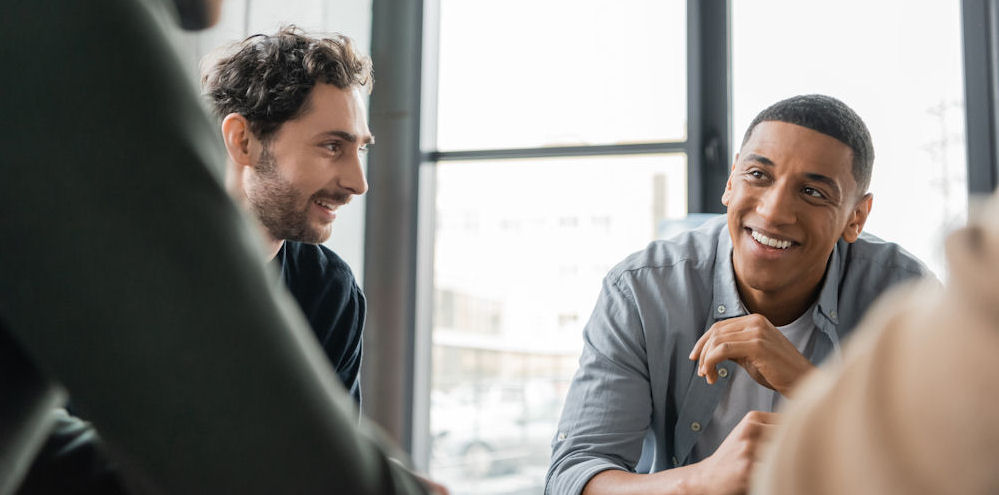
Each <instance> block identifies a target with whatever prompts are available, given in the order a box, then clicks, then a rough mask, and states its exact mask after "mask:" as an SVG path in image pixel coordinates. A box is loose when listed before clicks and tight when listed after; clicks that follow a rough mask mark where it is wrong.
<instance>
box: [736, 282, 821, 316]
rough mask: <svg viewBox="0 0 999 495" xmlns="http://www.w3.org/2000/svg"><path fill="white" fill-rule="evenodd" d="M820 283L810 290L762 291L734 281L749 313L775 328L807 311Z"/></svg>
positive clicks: (816, 294) (817, 292)
mask: <svg viewBox="0 0 999 495" xmlns="http://www.w3.org/2000/svg"><path fill="white" fill-rule="evenodd" d="M819 282H820V283H818V284H815V286H814V287H813V288H812V290H801V291H795V290H780V291H772V292H771V291H762V290H757V289H754V288H752V287H749V286H747V285H745V284H744V283H742V282H741V281H738V280H737V281H736V285H737V286H738V288H739V297H740V298H741V299H742V303H743V304H745V305H746V309H747V310H748V311H749V312H750V313H758V314H761V315H763V316H764V317H766V319H767V320H769V321H770V323H773V325H774V326H775V327H780V326H784V325H787V324H788V323H791V322H793V321H794V320H796V319H798V317H799V316H801V314H802V313H804V312H805V311H806V310H808V308H809V307H811V306H812V303H814V302H815V298H816V297H818V294H819V289H820V288H821V286H822V284H821V280H820V281H819Z"/></svg>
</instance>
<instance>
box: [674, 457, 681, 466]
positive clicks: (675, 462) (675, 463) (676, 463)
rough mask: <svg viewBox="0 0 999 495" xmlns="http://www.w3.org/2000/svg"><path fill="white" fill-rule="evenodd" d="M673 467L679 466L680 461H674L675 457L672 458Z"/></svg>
mask: <svg viewBox="0 0 999 495" xmlns="http://www.w3.org/2000/svg"><path fill="white" fill-rule="evenodd" d="M673 465H674V466H679V465H680V461H678V460H676V456H673Z"/></svg>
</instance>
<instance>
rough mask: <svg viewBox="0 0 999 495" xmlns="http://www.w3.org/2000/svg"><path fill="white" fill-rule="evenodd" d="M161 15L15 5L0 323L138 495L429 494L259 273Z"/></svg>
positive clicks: (157, 11) (3, 140) (118, 6)
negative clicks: (371, 427)
mask: <svg viewBox="0 0 999 495" xmlns="http://www.w3.org/2000/svg"><path fill="white" fill-rule="evenodd" d="M165 6H166V2H163V3H162V4H159V3H153V2H149V1H138V0H129V1H124V0H95V1H92V2H75V1H69V0H40V1H38V2H15V3H13V4H11V5H5V8H4V15H3V16H2V19H0V58H2V62H3V64H4V66H6V67H10V68H16V71H17V74H16V77H6V78H3V79H2V80H0V94H2V95H3V98H0V115H3V116H4V118H5V120H6V121H8V122H9V123H12V125H6V126H4V128H3V131H2V132H0V147H2V149H3V150H4V152H3V158H2V161H3V166H2V168H0V212H2V214H0V245H2V246H3V254H2V255H0V273H2V274H3V276H0V318H2V319H3V321H4V326H5V327H6V328H7V329H8V331H9V332H10V334H11V336H12V337H13V338H14V339H15V340H16V341H17V342H18V343H19V344H20V345H21V346H22V347H23V348H24V349H25V352H26V353H27V354H29V355H30V356H32V358H33V359H34V360H36V361H37V362H38V363H39V367H40V368H42V369H43V370H44V372H45V373H47V374H48V375H50V376H52V377H53V378H54V379H56V380H57V381H59V382H60V383H61V384H63V385H64V386H65V387H66V388H67V389H68V391H69V393H70V394H71V396H72V397H73V401H74V404H75V405H76V406H77V407H78V409H79V412H80V414H81V416H83V417H85V418H87V419H88V420H89V421H91V422H92V423H93V424H94V426H95V427H96V429H97V430H98V431H99V432H100V434H101V436H102V438H103V439H104V440H105V442H106V444H107V445H108V448H109V451H110V452H112V453H114V455H115V457H116V459H118V460H122V461H123V465H124V466H127V468H126V469H125V474H126V475H128V476H129V477H131V478H134V479H133V480H132V481H136V480H138V485H139V486H143V487H146V488H148V490H146V491H150V492H156V493H159V492H163V493H322V492H324V491H330V490H332V491H339V492H343V493H372V494H374V493H425V489H424V488H423V487H422V486H421V484H420V483H419V482H418V481H417V480H416V479H415V478H414V477H413V476H411V475H410V474H409V473H408V472H406V470H405V469H403V468H401V467H399V466H398V465H397V464H395V463H393V462H391V461H389V459H388V458H387V456H386V455H385V454H384V453H383V449H382V448H381V447H379V446H378V444H377V443H376V442H375V441H374V440H372V439H371V438H370V437H369V436H367V435H364V434H361V433H360V432H359V430H358V428H357V426H356V421H355V419H354V414H355V413H354V406H353V404H352V401H351V400H350V398H349V397H348V395H347V394H346V393H345V391H344V389H343V387H342V386H340V384H339V383H338V380H337V379H336V377H335V376H334V374H333V373H332V371H331V370H330V369H329V366H328V365H327V364H326V362H325V356H323V354H322V352H321V350H320V349H319V347H318V345H316V344H315V342H314V338H313V337H311V335H310V331H309V330H308V327H307V324H306V322H305V320H304V318H303V316H302V315H301V312H300V311H299V310H298V309H297V308H296V307H295V303H294V301H293V300H292V299H291V298H290V297H289V296H288V295H287V293H286V292H285V291H283V290H280V289H279V287H280V285H279V283H278V282H277V280H276V279H275V274H274V273H272V271H271V270H267V269H266V268H265V267H264V266H263V265H262V264H261V263H260V259H261V258H262V254H263V251H262V249H261V247H260V246H259V245H258V243H259V241H258V239H257V237H258V234H257V233H256V232H254V230H253V226H252V225H251V224H250V223H249V222H248V221H246V220H245V219H244V217H243V216H242V215H241V213H240V212H239V211H238V209H237V207H236V206H235V205H234V204H233V203H232V201H231V200H230V199H229V198H228V196H227V195H226V193H225V191H224V190H223V187H222V185H221V172H222V167H221V165H222V163H223V162H222V154H221V147H220V145H219V142H218V135H217V133H216V132H215V131H214V129H213V126H212V125H211V123H210V122H209V120H208V118H207V116H206V114H205V113H204V110H203V109H202V107H201V105H200V103H199V101H198V97H197V96H196V94H195V91H194V88H193V84H192V81H193V79H192V78H190V75H189V74H187V73H186V72H185V71H184V70H183V69H182V68H181V65H180V64H179V62H178V59H177V57H176V54H175V53H174V52H173V50H172V48H171V47H170V46H169V45H168V44H167V43H166V41H165V39H166V38H165V33H164V32H163V31H162V27H161V26H162V25H161V24H160V22H159V21H162V19H158V17H164V16H166V15H167V11H166V10H164V7H165Z"/></svg>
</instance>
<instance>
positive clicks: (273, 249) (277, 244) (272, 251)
mask: <svg viewBox="0 0 999 495" xmlns="http://www.w3.org/2000/svg"><path fill="white" fill-rule="evenodd" d="M260 228H261V229H262V230H265V229H264V228H263V226H261V227H260ZM264 241H265V242H264V248H265V249H266V250H267V261H270V260H272V259H274V257H275V256H277V254H278V251H280V250H281V246H282V245H283V244H284V240H283V239H274V238H273V237H271V236H270V235H269V234H267V233H266V230H265V232H264Z"/></svg>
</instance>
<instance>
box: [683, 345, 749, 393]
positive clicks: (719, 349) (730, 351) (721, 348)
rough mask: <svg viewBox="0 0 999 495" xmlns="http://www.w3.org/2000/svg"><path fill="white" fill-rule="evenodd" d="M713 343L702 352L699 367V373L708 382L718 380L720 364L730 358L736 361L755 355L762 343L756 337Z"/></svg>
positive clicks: (712, 382)
mask: <svg viewBox="0 0 999 495" xmlns="http://www.w3.org/2000/svg"><path fill="white" fill-rule="evenodd" d="M713 344H714V345H712V346H711V347H710V348H709V349H706V350H705V351H704V352H703V353H702V358H701V364H700V366H699V368H698V374H699V375H700V376H703V377H705V378H707V380H708V383H711V384H714V383H715V381H716V380H717V376H718V365H719V364H721V363H722V362H723V361H725V360H728V359H731V360H733V361H735V360H738V359H740V358H743V357H747V356H752V355H755V354H757V352H756V351H757V350H758V349H759V347H760V343H759V342H758V341H757V340H756V339H752V340H745V341H732V340H727V341H724V342H717V343H713Z"/></svg>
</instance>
